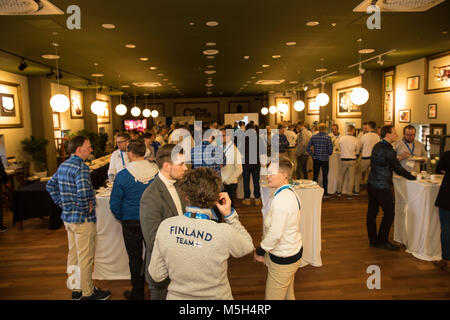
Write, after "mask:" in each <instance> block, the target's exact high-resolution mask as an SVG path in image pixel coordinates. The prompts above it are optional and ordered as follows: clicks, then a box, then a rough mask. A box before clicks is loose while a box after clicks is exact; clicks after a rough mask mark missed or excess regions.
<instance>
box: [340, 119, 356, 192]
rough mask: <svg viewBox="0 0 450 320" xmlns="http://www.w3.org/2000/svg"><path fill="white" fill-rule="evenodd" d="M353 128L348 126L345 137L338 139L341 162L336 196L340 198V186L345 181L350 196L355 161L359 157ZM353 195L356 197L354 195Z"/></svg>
mask: <svg viewBox="0 0 450 320" xmlns="http://www.w3.org/2000/svg"><path fill="white" fill-rule="evenodd" d="M355 131H356V130H355V127H354V126H351V125H350V126H348V128H347V135H345V136H343V137H341V138H340V139H339V148H340V149H341V161H340V168H339V181H338V186H337V192H336V193H337V195H338V196H340V195H341V192H342V186H343V185H344V182H345V181H348V185H349V193H348V194H347V195H348V196H351V195H352V194H351V193H352V192H353V187H354V183H355V167H356V160H357V158H358V155H359V149H360V147H359V142H358V139H356V137H355ZM354 195H357V194H356V193H355V194H354Z"/></svg>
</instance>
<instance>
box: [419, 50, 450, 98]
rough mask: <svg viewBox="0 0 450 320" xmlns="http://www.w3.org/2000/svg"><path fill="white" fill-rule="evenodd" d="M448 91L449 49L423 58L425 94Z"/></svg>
mask: <svg viewBox="0 0 450 320" xmlns="http://www.w3.org/2000/svg"><path fill="white" fill-rule="evenodd" d="M445 91H450V51H446V52H443V53H440V54H437V55H434V56H431V57H427V58H426V59H425V94H430V93H437V92H445Z"/></svg>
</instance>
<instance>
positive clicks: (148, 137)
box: [142, 132, 153, 139]
mask: <svg viewBox="0 0 450 320" xmlns="http://www.w3.org/2000/svg"><path fill="white" fill-rule="evenodd" d="M151 137H153V133H151V132H146V133H144V134H143V135H142V138H143V139H151Z"/></svg>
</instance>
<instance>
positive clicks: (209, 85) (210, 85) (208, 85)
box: [205, 83, 214, 87]
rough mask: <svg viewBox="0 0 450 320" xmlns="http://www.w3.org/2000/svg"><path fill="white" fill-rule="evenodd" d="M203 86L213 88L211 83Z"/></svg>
mask: <svg viewBox="0 0 450 320" xmlns="http://www.w3.org/2000/svg"><path fill="white" fill-rule="evenodd" d="M205 86H207V87H214V85H213V84H212V83H207V84H205Z"/></svg>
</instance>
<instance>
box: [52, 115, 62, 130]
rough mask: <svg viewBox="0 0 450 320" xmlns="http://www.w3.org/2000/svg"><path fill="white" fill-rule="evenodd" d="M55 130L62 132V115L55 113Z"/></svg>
mask: <svg viewBox="0 0 450 320" xmlns="http://www.w3.org/2000/svg"><path fill="white" fill-rule="evenodd" d="M53 129H55V130H61V115H60V114H59V112H53Z"/></svg>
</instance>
